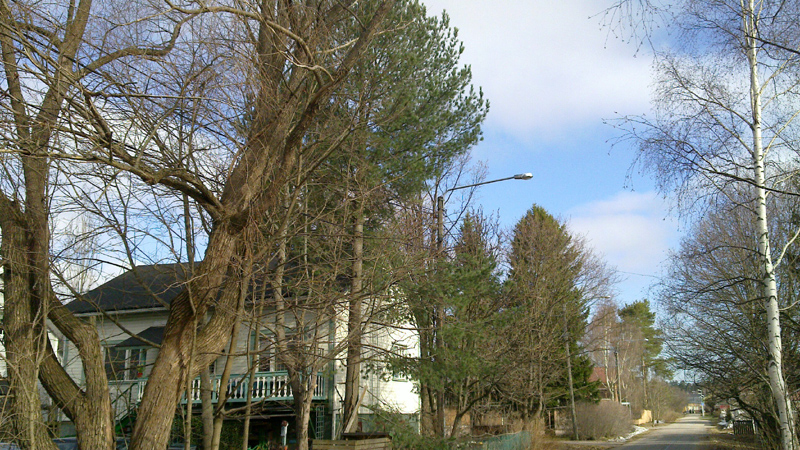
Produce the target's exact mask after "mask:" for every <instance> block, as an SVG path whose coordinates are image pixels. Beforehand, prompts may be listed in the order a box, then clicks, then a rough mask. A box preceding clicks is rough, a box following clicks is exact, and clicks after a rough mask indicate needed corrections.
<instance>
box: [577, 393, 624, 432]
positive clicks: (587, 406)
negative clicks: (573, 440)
mask: <svg viewBox="0 0 800 450" xmlns="http://www.w3.org/2000/svg"><path fill="white" fill-rule="evenodd" d="M575 410H576V415H577V417H578V435H579V437H580V439H593V440H598V439H604V438H612V437H618V436H623V435H625V434H628V433H629V432H630V431H631V430H632V429H633V421H632V420H631V413H630V410H628V407H627V406H623V405H620V404H619V403H617V402H612V401H601V402H599V403H578V404H577V405H575Z"/></svg>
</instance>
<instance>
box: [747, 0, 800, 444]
mask: <svg viewBox="0 0 800 450" xmlns="http://www.w3.org/2000/svg"><path fill="white" fill-rule="evenodd" d="M743 13H744V14H743V16H744V17H743V22H744V28H745V33H746V37H745V41H746V45H747V60H748V63H749V66H750V67H749V68H750V101H751V106H752V112H753V124H752V132H753V165H754V172H755V173H754V178H755V183H756V202H757V204H756V231H757V233H758V254H759V257H760V259H761V264H762V267H763V272H762V274H763V280H762V292H763V298H764V302H765V305H764V306H765V310H766V314H767V317H766V319H767V327H768V332H767V339H768V347H769V366H768V372H769V384H770V388H771V389H770V390H771V391H772V397H773V400H774V402H775V409H776V410H777V412H778V423H779V428H780V436H781V448H782V450H794V449H796V448H797V436H796V434H795V424H794V412H793V409H792V403H791V400H790V398H789V392H788V391H787V388H786V381H785V380H784V377H783V355H782V352H783V346H782V343H781V323H780V308H779V304H778V289H777V284H776V280H775V270H774V267H773V265H772V257H771V255H770V238H769V223H768V220H767V219H768V216H767V191H766V175H765V159H766V155H765V152H764V147H763V141H762V136H761V126H762V119H761V86H760V85H759V81H758V46H759V42H757V41H756V38H755V36H756V35H757V34H758V31H757V28H758V20H759V19H758V17H757V16H756V14H757V13H756V11H755V4H754V1H753V0H749V1H748V3H747V6H746V7H745V11H743Z"/></svg>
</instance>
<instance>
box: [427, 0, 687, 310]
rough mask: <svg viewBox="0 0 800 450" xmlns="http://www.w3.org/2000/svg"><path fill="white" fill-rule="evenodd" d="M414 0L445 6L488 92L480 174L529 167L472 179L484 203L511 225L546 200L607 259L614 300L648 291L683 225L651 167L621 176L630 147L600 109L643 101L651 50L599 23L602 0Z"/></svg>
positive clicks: (642, 105) (631, 108)
mask: <svg viewBox="0 0 800 450" xmlns="http://www.w3.org/2000/svg"><path fill="white" fill-rule="evenodd" d="M422 2H423V3H424V4H425V5H426V6H427V8H428V14H429V15H437V16H438V15H441V13H442V11H443V10H446V11H447V14H448V15H449V16H450V25H451V26H453V27H455V28H457V29H458V37H459V39H460V40H461V41H462V42H463V43H464V48H465V50H464V53H463V55H462V60H461V61H462V63H463V64H468V65H470V66H471V67H472V73H473V83H474V84H475V86H480V87H481V88H482V89H483V92H484V94H485V95H486V97H487V98H488V99H489V102H490V110H489V115H488V117H487V120H486V122H485V123H484V127H483V131H484V140H483V141H482V142H480V143H479V144H478V145H477V146H475V147H474V148H473V150H472V157H473V160H474V161H481V162H482V163H483V164H485V165H486V167H487V169H488V173H487V177H486V179H487V180H492V179H497V178H504V177H507V176H510V175H513V174H517V173H522V172H531V173H533V178H532V179H531V180H528V181H516V180H514V181H505V182H502V183H495V184H490V185H486V186H483V187H481V188H479V190H478V191H477V192H476V197H477V200H478V203H479V204H480V205H481V206H482V207H483V209H484V211H485V212H489V213H497V214H498V216H499V218H500V221H501V224H502V225H503V226H506V227H513V225H514V224H515V223H516V222H517V221H518V220H519V219H520V218H521V217H522V216H523V215H524V214H525V212H526V211H527V210H528V209H530V207H531V206H532V205H534V204H538V205H540V206H542V207H544V208H545V209H546V210H547V211H549V212H550V213H551V214H553V215H554V216H556V217H558V218H560V219H562V220H565V221H566V222H567V223H568V225H569V227H570V229H571V230H572V232H573V233H575V234H579V235H581V236H584V237H585V238H586V239H587V241H588V242H589V243H590V245H591V246H592V247H593V248H594V250H595V252H596V253H597V254H599V255H600V256H601V257H603V259H604V260H605V261H606V262H607V263H608V264H609V265H611V266H613V267H616V269H617V270H618V271H619V275H620V277H621V282H620V283H619V284H618V285H617V286H616V291H617V295H616V296H615V300H616V301H617V303H618V304H620V305H624V304H628V303H631V302H633V301H636V300H640V299H642V298H653V296H652V292H651V291H650V286H651V285H652V284H653V283H654V282H656V281H657V278H658V277H659V275H660V274H661V269H662V267H663V263H664V261H665V259H666V257H667V256H668V253H669V251H670V249H673V248H677V245H678V243H679V240H680V236H681V227H680V222H679V220H678V219H677V218H676V217H675V216H674V215H671V214H670V209H669V202H668V200H666V199H664V198H663V196H662V195H660V194H659V193H658V192H657V191H656V190H655V183H654V181H653V179H652V178H651V177H650V176H648V175H647V174H640V173H637V171H634V173H633V175H632V176H630V177H628V174H629V173H630V172H631V163H632V161H633V157H634V154H635V148H633V146H632V145H631V144H618V145H613V146H612V142H613V141H614V138H615V137H618V136H619V134H618V131H616V130H614V129H613V128H612V127H611V126H610V125H607V124H606V123H605V120H609V119H614V118H619V117H621V116H623V115H641V114H646V113H648V111H649V109H650V90H649V86H650V82H651V79H652V78H651V63H652V58H651V55H649V54H648V52H647V51H646V49H641V48H637V46H635V45H633V44H630V43H626V42H623V41H622V40H620V39H617V38H615V36H614V35H613V33H610V32H609V30H608V29H607V28H604V27H603V26H602V19H603V18H602V11H603V9H604V7H607V6H608V5H609V4H610V3H611V2H610V1H609V0H606V1H602V0H563V1H560V2H551V1H543V0H536V1H523V0H491V1H489V0H422Z"/></svg>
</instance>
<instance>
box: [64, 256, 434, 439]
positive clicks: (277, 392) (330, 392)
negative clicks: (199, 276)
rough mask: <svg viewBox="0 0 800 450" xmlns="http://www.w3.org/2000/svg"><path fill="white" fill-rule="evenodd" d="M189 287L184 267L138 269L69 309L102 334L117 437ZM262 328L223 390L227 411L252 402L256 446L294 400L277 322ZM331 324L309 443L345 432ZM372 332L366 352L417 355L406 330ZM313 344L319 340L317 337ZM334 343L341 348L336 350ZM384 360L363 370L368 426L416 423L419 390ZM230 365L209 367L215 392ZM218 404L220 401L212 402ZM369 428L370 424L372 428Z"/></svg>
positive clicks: (69, 364)
mask: <svg viewBox="0 0 800 450" xmlns="http://www.w3.org/2000/svg"><path fill="white" fill-rule="evenodd" d="M185 279H186V276H185V266H184V265H181V264H159V265H150V266H138V267H136V268H135V269H133V270H129V271H127V272H125V273H123V274H122V275H120V276H118V277H116V278H113V279H111V280H109V281H108V282H106V283H104V284H102V285H101V286H99V287H97V288H95V289H93V290H91V291H89V292H87V293H86V294H85V295H84V296H83V298H81V299H79V300H75V301H73V302H70V303H69V304H68V305H67V307H68V308H69V309H70V310H72V311H73V312H74V313H75V314H76V316H78V317H80V318H82V319H84V320H87V321H90V322H92V323H94V324H95V326H96V327H97V329H98V332H99V335H100V339H101V340H102V342H103V345H104V347H105V361H106V362H105V367H106V373H107V374H108V376H109V380H110V384H111V396H112V402H113V403H114V413H115V419H116V421H117V428H118V432H120V431H124V430H126V429H129V428H130V427H131V425H132V420H134V417H135V411H136V408H137V407H138V404H139V402H140V400H141V395H142V393H143V392H144V387H145V385H146V383H147V379H148V375H149V373H150V369H151V367H152V364H153V363H154V361H155V358H156V355H157V354H158V348H157V345H158V344H159V343H160V342H161V339H162V336H163V331H164V325H165V324H166V321H167V315H168V306H169V303H170V301H172V300H173V299H174V298H175V297H176V296H177V295H178V294H179V293H180V292H181V291H182V289H183V281H184V280H185ZM264 317H267V315H265V316H264ZM261 320H265V322H264V323H261V324H256V325H255V326H254V324H252V323H248V324H245V323H243V324H242V327H241V330H242V331H241V332H240V333H239V336H240V338H239V343H238V349H239V350H238V352H237V354H239V355H240V356H236V357H235V359H233V360H232V374H233V375H232V376H231V378H230V381H229V382H228V385H227V387H226V392H227V394H228V400H227V402H228V403H229V404H230V406H236V405H239V406H241V405H243V404H244V403H245V402H246V401H247V399H248V395H249V396H250V401H251V403H252V404H253V405H254V410H253V415H252V416H251V430H250V436H251V437H252V439H253V442H254V443H255V442H263V441H268V440H275V439H276V437H277V436H278V435H279V427H280V422H281V421H282V420H287V421H289V422H290V423H293V416H294V414H293V412H292V410H291V408H290V406H291V401H292V392H291V388H290V386H289V383H288V375H287V371H286V370H285V369H286V368H285V367H283V366H282V364H280V362H279V361H278V360H277V358H276V357H275V351H274V348H273V347H274V346H273V345H272V342H271V336H272V334H271V331H270V329H271V327H272V324H273V323H274V319H272V320H269V319H261ZM296 320H304V319H302V318H298V319H296ZM326 320H327V322H326V324H327V325H326V326H327V330H328V331H326V332H325V333H327V334H325V333H323V335H322V339H319V340H318V341H316V342H318V343H319V344H318V345H319V346H320V347H319V348H318V349H315V350H314V352H318V355H319V357H320V358H327V359H326V360H325V362H324V363H323V364H321V365H320V366H321V367H322V370H320V371H319V372H318V373H317V388H316V390H315V391H314V395H313V406H312V417H311V423H310V435H311V437H316V438H331V437H332V436H333V435H335V434H336V433H337V431H340V430H341V424H340V422H341V408H342V406H341V403H342V399H343V397H344V394H343V393H344V377H345V375H344V374H345V370H344V364H343V358H344V357H345V355H338V356H336V358H331V357H330V351H331V350H333V349H335V348H337V345H339V347H341V345H340V344H341V339H342V336H343V333H344V334H346V326H347V319H346V317H341V315H340V316H338V317H334V318H332V319H326ZM294 322H295V320H292V319H291V318H287V329H296V328H297V327H299V328H301V329H303V327H302V326H300V324H296V323H294ZM317 323H319V321H318V322H317ZM322 328H324V327H322ZM371 331H372V332H369V333H367V334H366V337H365V340H366V341H367V344H368V345H367V346H366V347H367V348H373V349H385V350H389V351H393V352H395V353H397V352H404V353H406V354H408V355H409V356H415V355H417V354H418V341H417V339H416V336H415V334H414V333H413V332H411V331H409V330H401V329H390V328H386V327H382V328H379V327H372V328H371ZM316 337H317V338H319V333H318V334H317V336H316ZM337 339H339V340H340V341H339V342H337ZM62 348H63V353H62V357H63V364H64V365H65V368H66V370H67V371H68V373H69V374H70V376H72V378H73V379H74V380H76V382H78V383H79V384H80V383H81V382H83V373H82V366H81V363H80V361H79V360H78V359H77V351H76V349H75V347H74V346H73V345H72V344H70V343H66V345H62ZM305 350H306V351H307V350H308V349H307V348H306V349H305ZM300 351H303V350H300ZM380 353H381V352H380V351H378V350H372V352H371V355H365V356H372V357H374V358H375V361H376V364H374V365H371V366H369V369H373V370H366V369H367V367H366V365H365V371H364V377H363V379H362V386H365V387H366V395H365V396H364V397H365V398H364V399H363V401H362V408H361V410H360V414H362V415H363V416H364V417H365V418H366V419H368V417H369V415H370V414H371V413H372V409H373V408H374V407H379V408H381V409H392V410H393V411H396V412H399V413H402V414H407V415H409V416H415V415H416V414H417V413H418V411H419V397H418V395H417V394H416V393H415V390H414V383H413V382H411V381H410V380H408V379H407V378H406V377H404V376H402V375H400V374H392V373H388V372H387V371H386V370H374V369H375V368H376V367H377V368H380V367H382V366H381V362H380V356H381V355H380ZM246 355H250V356H246ZM311 357H314V355H313V354H312V355H311ZM337 358H338V359H337ZM225 363H226V356H224V355H222V356H220V357H218V358H217V360H216V361H215V363H214V364H212V365H211V367H210V369H211V372H212V384H213V385H214V387H215V389H218V388H219V383H220V373H221V372H222V368H223V366H224V365H225ZM252 365H255V373H254V376H253V377H252V381H250V380H249V376H248V371H249V369H250V367H251V366H252ZM199 387H200V383H199V379H197V380H195V381H194V383H193V391H192V393H191V395H190V397H189V398H190V400H191V401H193V402H197V403H198V405H199V402H200V389H199ZM215 392H216V391H215ZM216 399H217V397H216V394H215V396H214V401H216ZM185 401H186V400H184V403H183V404H184V405H185ZM193 411H195V412H196V413H197V414H199V412H200V408H199V407H197V408H193ZM364 422H365V423H368V422H369V420H365V421H364ZM365 431H366V430H365Z"/></svg>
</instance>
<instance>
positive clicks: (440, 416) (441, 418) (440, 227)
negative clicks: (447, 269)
mask: <svg viewBox="0 0 800 450" xmlns="http://www.w3.org/2000/svg"><path fill="white" fill-rule="evenodd" d="M531 178H533V174H532V173H529V172H528V173H518V174H516V175H512V176H510V177H505V178H498V179H496V180H489V181H482V182H480V183H472V184H465V185H463V186H456V187H452V188H450V189H447V190H445V191H444V192H442V195H440V196H438V197H436V254H437V255H438V256H441V255H442V251H443V250H444V242H443V239H444V194H446V193H448V192H451V191H457V190H459V189H468V188H471V187H478V186H483V185H484V184H491V183H498V182H500V181H507V180H530V179H531ZM443 322H444V308H438V310H437V312H436V328H439V327H441V326H442V324H443ZM437 331H438V330H437ZM443 345H444V342H442V338H441V333H440V332H437V333H436V347H437V348H441V347H442V346H443ZM436 403H438V407H437V408H436V414H437V417H436V421H437V422H438V423H440V424H441V425H442V437H446V436H447V423H446V419H445V414H444V403H445V400H444V389H439V391H438V392H437V393H436Z"/></svg>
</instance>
